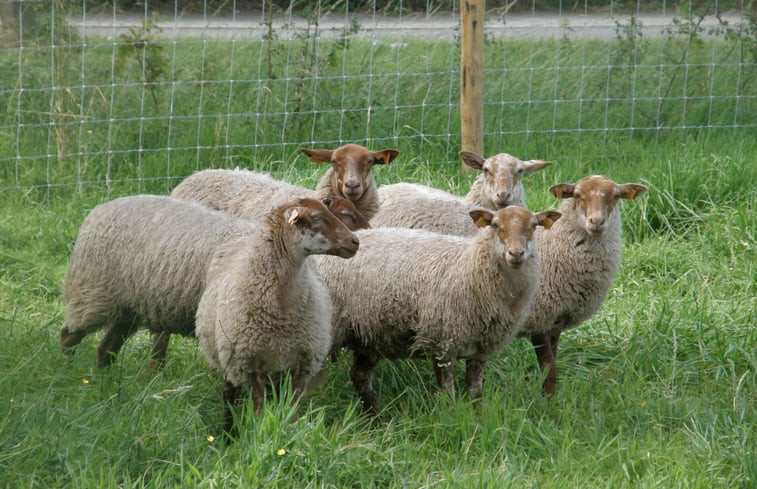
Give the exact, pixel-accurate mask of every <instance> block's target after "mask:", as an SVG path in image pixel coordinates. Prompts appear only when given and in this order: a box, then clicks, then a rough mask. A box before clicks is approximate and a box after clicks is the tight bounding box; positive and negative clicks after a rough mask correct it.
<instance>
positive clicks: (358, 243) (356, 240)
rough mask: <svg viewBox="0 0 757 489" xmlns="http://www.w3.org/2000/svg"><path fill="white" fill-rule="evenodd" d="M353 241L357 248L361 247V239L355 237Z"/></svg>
mask: <svg viewBox="0 0 757 489" xmlns="http://www.w3.org/2000/svg"><path fill="white" fill-rule="evenodd" d="M351 241H352V244H354V245H355V246H356V247H357V246H360V240H359V239H357V238H355V237H353V238H352V240H351Z"/></svg>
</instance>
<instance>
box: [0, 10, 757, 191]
mask: <svg viewBox="0 0 757 489" xmlns="http://www.w3.org/2000/svg"><path fill="white" fill-rule="evenodd" d="M593 3H596V2H593ZM97 4H98V2H91V1H82V2H81V3H80V4H78V3H77V2H70V1H68V2H66V1H63V0H52V1H47V2H38V1H31V0H25V1H16V2H9V1H3V2H2V3H0V18H1V19H2V30H1V31H0V36H1V40H2V47H1V48H0V64H1V66H2V70H0V71H1V72H2V74H1V75H0V79H2V84H0V101H2V102H3V106H4V110H3V111H2V113H0V190H7V189H13V188H37V187H48V188H53V187H69V186H71V187H77V188H82V187H83V186H90V185H100V186H102V185H104V186H106V187H110V186H111V185H113V184H114V183H116V182H137V183H139V182H146V181H155V180H159V181H165V182H166V184H167V185H172V184H173V183H175V182H176V181H177V180H178V179H180V178H182V177H184V176H186V175H187V174H189V173H191V172H192V171H195V170H198V169H202V168H208V167H234V166H250V165H253V164H255V162H260V161H265V162H269V163H274V164H275V163H280V164H284V165H286V164H291V162H292V161H294V160H295V158H296V156H297V154H298V151H297V149H298V148H301V147H311V146H312V147H315V146H321V147H336V146H338V145H341V144H344V143H347V142H356V143H359V144H364V145H366V146H369V147H375V148H376V149H378V148H379V147H388V146H392V147H397V148H399V149H400V150H401V151H402V152H403V154H406V155H410V156H409V159H410V160H411V161H414V162H429V163H448V162H455V163H457V162H458V159H457V152H458V151H459V149H460V148H459V141H460V121H459V79H460V72H459V70H460V68H459V67H460V59H459V56H460V54H459V53H460V47H459V20H460V17H459V7H458V6H457V5H456V4H454V3H453V4H452V9H451V10H449V11H439V10H438V9H436V8H435V7H434V6H433V2H428V8H427V10H426V11H425V12H410V11H408V10H407V9H406V8H404V6H403V4H402V2H396V4H397V5H396V8H393V9H387V8H385V6H384V7H382V8H381V9H377V8H376V7H375V6H374V8H373V9H370V8H369V9H367V10H366V9H363V10H361V11H350V8H349V5H350V3H349V2H326V1H318V2H306V3H305V4H303V3H301V2H300V3H297V2H292V3H291V5H290V7H292V8H289V9H280V8H278V7H275V6H273V5H272V4H270V3H266V2H262V10H259V11H245V10H244V9H243V8H242V6H241V5H239V6H238V5H237V4H236V2H232V3H231V5H230V8H228V9H226V10H223V11H218V12H215V11H212V9H211V6H209V5H207V4H198V5H197V7H198V8H197V9H196V11H192V12H187V11H185V10H183V7H182V2H178V1H176V2H175V3H174V4H173V6H172V8H170V7H169V8H166V2H161V3H159V4H156V3H154V2H152V3H151V2H150V1H145V2H144V3H140V4H137V3H135V2H124V3H119V2H117V1H116V2H112V3H110V2H108V3H106V2H102V3H101V4H100V5H97ZM627 4H628V2H625V3H623V4H622V6H623V8H622V9H621V8H620V6H619V5H617V4H616V3H615V2H608V4H607V6H606V8H602V9H596V8H594V6H592V7H591V8H590V6H589V4H588V2H586V4H585V5H584V6H583V8H582V7H581V5H580V4H576V3H574V2H571V3H570V6H568V7H566V8H565V9H563V8H562V7H561V8H559V9H558V10H557V11H548V12H544V11H539V10H537V8H536V4H535V3H534V4H532V5H531V6H530V8H524V7H523V5H521V6H520V9H519V10H517V11H509V10H507V9H506V8H495V9H492V10H491V11H489V12H487V16H486V23H485V52H484V60H485V61H484V62H485V91H484V128H485V134H484V141H485V148H486V151H487V152H488V153H494V152H500V151H508V152H511V153H513V154H518V155H519V156H522V157H530V156H531V155H534V156H536V157H540V158H541V157H545V158H550V157H552V158H554V155H550V154H548V153H549V151H550V150H552V151H554V150H556V149H557V148H562V149H561V154H560V156H561V157H562V158H579V157H580V156H581V154H582V148H584V147H585V146H586V145H591V146H593V147H596V146H597V145H604V147H606V148H607V150H606V156H608V157H612V156H614V155H613V153H612V151H613V150H612V147H613V144H614V142H616V141H636V142H638V143H639V144H640V145H642V146H644V145H649V144H652V143H654V142H655V141H659V140H660V138H671V137H673V138H686V137H689V136H692V135H694V136H696V135H706V134H708V133H711V132H714V131H735V132H739V133H743V134H744V135H745V137H754V136H755V134H757V133H756V132H755V127H757V116H756V115H755V114H757V103H756V99H757V88H756V87H755V86H756V85H757V83H755V74H756V73H757V69H756V68H757V65H756V58H757V27H756V23H755V15H754V12H751V11H749V10H746V9H745V8H744V7H743V6H742V7H741V8H740V9H735V10H729V11H725V12H723V11H720V10H719V6H718V4H717V2H715V4H714V5H713V6H712V7H713V8H712V9H709V10H704V11H702V10H700V11H698V10H697V9H696V8H694V6H693V5H692V4H689V8H688V9H686V8H683V9H682V8H681V3H680V2H679V3H677V4H676V7H675V8H673V7H672V6H669V5H667V4H666V3H665V2H662V4H661V5H660V4H656V6H657V8H656V9H655V10H653V11H649V10H648V9H647V8H646V6H645V5H644V2H640V1H639V2H637V3H636V4H635V6H632V8H631V9H630V10H629V9H628V8H627V7H628V5H627ZM136 5H140V7H137V8H136V9H135V6H136ZM158 7H160V8H158ZM576 7H577V8H576ZM684 7H685V5H684ZM387 12H388V13H387ZM565 147H568V148H570V150H569V151H568V153H567V154H566V152H565V149H564V148H565Z"/></svg>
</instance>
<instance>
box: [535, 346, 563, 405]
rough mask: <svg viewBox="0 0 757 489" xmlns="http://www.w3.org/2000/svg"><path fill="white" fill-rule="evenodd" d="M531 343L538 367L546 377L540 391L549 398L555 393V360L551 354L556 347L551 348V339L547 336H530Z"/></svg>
mask: <svg viewBox="0 0 757 489" xmlns="http://www.w3.org/2000/svg"><path fill="white" fill-rule="evenodd" d="M531 343H532V344H533V345H534V352H535V353H536V359H537V360H538V361H539V367H541V369H542V370H545V371H547V377H546V378H545V379H544V384H543V385H542V389H543V390H544V394H546V395H548V396H551V395H552V394H554V393H555V387H556V385H557V360H556V359H555V355H554V353H553V351H556V350H557V345H555V346H554V347H553V346H552V337H551V336H550V335H548V334H536V335H533V336H531ZM553 348H554V349H553Z"/></svg>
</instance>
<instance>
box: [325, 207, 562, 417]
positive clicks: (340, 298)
mask: <svg viewBox="0 0 757 489" xmlns="http://www.w3.org/2000/svg"><path fill="white" fill-rule="evenodd" d="M409 212H412V211H411V210H409ZM470 216H471V218H472V220H473V221H474V222H476V224H477V226H479V227H481V228H482V229H480V230H479V233H478V234H477V235H476V236H474V237H472V238H463V237H458V236H449V235H442V234H437V233H431V232H428V231H422V230H414V229H402V228H373V229H369V230H363V231H358V232H357V233H356V234H357V235H358V237H359V239H360V248H361V249H360V252H359V253H358V254H357V256H356V257H355V258H353V259H352V260H350V262H349V263H346V262H345V263H342V262H340V261H339V260H335V259H333V258H329V257H315V258H316V259H315V260H314V262H315V264H316V265H317V270H318V272H319V273H320V274H321V276H322V277H323V278H324V281H325V282H326V284H327V286H328V288H329V291H330V292H331V297H332V301H333V303H334V341H335V347H340V346H346V347H348V348H350V349H351V350H352V351H353V355H354V363H353V366H352V370H351V378H352V382H353V384H354V386H355V389H356V390H357V393H358V395H359V396H360V398H361V400H362V402H363V406H364V408H365V409H366V410H368V411H373V412H376V411H378V409H379V405H378V401H377V400H376V396H375V394H374V392H373V386H372V375H373V370H374V368H375V366H376V364H377V363H378V362H379V360H380V359H382V358H390V359H393V358H408V357H416V356H424V357H431V358H432V359H433V362H434V370H435V372H436V376H437V382H438V383H439V385H440V387H442V388H443V389H448V388H449V387H451V385H452V370H451V367H452V363H453V362H454V360H455V359H457V358H464V359H466V361H467V371H466V381H467V388H468V392H469V394H470V396H471V398H474V399H475V398H478V397H480V396H481V392H482V385H481V382H482V380H481V379H482V370H483V366H484V363H485V362H486V359H487V358H488V357H489V356H490V355H492V354H494V353H496V352H497V351H499V350H500V349H501V348H503V347H504V346H505V345H506V344H507V343H508V342H509V341H510V340H511V339H512V338H513V337H514V336H515V335H516V334H517V333H518V332H519V330H520V327H521V325H522V323H523V320H524V319H525V317H526V314H527V311H528V309H529V307H530V304H531V302H532V300H533V298H534V296H535V294H536V290H537V287H538V282H539V260H538V258H537V253H536V248H535V242H534V231H535V229H536V227H537V226H544V227H549V226H550V225H551V224H552V222H553V221H555V220H556V219H558V218H559V216H560V215H559V213H557V212H554V211H544V212H540V213H537V214H534V213H532V212H531V211H529V210H527V209H524V208H521V207H507V208H505V209H501V210H499V211H496V212H492V211H489V210H485V209H477V210H472V211H471V212H470Z"/></svg>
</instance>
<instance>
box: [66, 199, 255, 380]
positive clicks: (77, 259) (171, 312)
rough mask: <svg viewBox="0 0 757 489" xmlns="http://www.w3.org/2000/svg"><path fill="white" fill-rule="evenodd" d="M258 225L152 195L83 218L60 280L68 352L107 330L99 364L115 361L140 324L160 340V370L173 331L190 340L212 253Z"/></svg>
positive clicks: (155, 355) (154, 357) (156, 347)
mask: <svg viewBox="0 0 757 489" xmlns="http://www.w3.org/2000/svg"><path fill="white" fill-rule="evenodd" d="M255 228H256V225H255V224H253V223H252V222H247V221H242V220H239V219H236V218H234V217H232V216H229V215H227V214H224V213H222V212H218V211H213V210H211V209H208V208H206V207H204V206H202V205H199V204H196V203H193V202H186V201H181V200H177V199H172V198H170V197H165V196H157V195H138V196H131V197H122V198H120V199H115V200H113V201H110V202H107V203H105V204H101V205H99V206H97V207H95V208H94V209H93V210H92V211H91V212H90V213H89V215H88V216H87V218H86V219H85V220H84V223H83V224H82V226H81V228H80V230H79V235H78V237H77V239H76V243H75V245H74V249H73V252H72V254H71V261H70V264H69V267H68V271H67V273H66V277H65V279H64V281H63V297H64V299H65V300H66V302H67V308H66V315H65V319H64V326H63V328H62V329H61V334H60V339H61V346H62V347H63V351H64V352H65V353H69V354H70V353H73V347H75V346H76V345H78V344H79V343H80V342H81V340H82V339H83V338H84V337H85V336H86V335H87V334H89V333H92V332H94V331H97V330H99V329H105V330H106V333H105V335H104V337H103V339H102V341H101V342H100V344H99V346H98V348H97V366H98V367H106V366H108V365H110V364H111V363H112V361H113V360H114V358H115V355H116V354H117V353H118V351H119V350H120V348H121V346H122V345H123V343H124V342H125V341H126V339H127V338H128V337H129V336H131V335H132V334H134V333H135V332H136V330H137V328H138V327H139V325H140V323H145V326H146V327H147V328H148V329H149V330H150V331H152V332H153V336H154V338H155V337H160V338H161V339H165V340H166V341H165V342H162V341H161V342H157V343H154V344H153V351H152V352H151V355H150V356H151V366H154V365H158V364H161V363H162V361H163V356H164V355H165V347H166V346H167V339H168V337H169V335H170V334H171V333H179V334H182V335H192V334H193V333H194V324H195V313H196V310H197V304H198V303H199V301H200V295H201V293H202V291H203V290H204V287H205V275H206V273H207V269H208V267H209V265H210V261H211V259H212V257H213V253H214V250H215V249H216V248H218V247H219V246H220V244H221V243H224V242H225V241H228V240H229V239H231V238H233V237H238V236H244V235H247V234H249V233H250V232H252V231H253V230H254V229H255Z"/></svg>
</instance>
